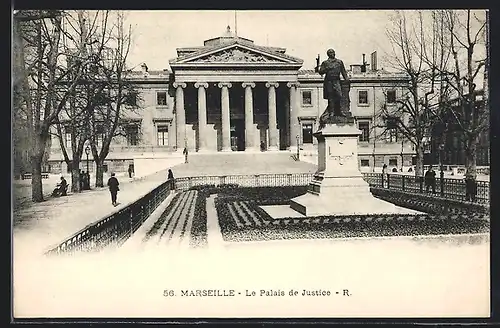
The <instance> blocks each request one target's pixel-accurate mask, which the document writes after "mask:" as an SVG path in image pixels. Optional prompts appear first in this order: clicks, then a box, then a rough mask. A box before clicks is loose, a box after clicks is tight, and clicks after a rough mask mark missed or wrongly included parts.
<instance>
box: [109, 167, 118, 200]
mask: <svg viewBox="0 0 500 328" xmlns="http://www.w3.org/2000/svg"><path fill="white" fill-rule="evenodd" d="M119 185H120V183H119V182H118V179H117V178H116V177H115V174H114V173H111V178H109V179H108V187H109V192H110V193H111V204H113V206H116V205H117V202H116V197H117V194H118V191H119V190H120V188H119V187H118V186H119Z"/></svg>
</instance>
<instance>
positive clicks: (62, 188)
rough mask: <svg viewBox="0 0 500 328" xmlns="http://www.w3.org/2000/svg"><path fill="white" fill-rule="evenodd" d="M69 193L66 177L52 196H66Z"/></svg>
mask: <svg viewBox="0 0 500 328" xmlns="http://www.w3.org/2000/svg"><path fill="white" fill-rule="evenodd" d="M67 191H68V183H67V182H66V179H64V177H61V182H60V183H58V184H57V185H56V188H55V189H54V191H53V192H52V196H66V195H67Z"/></svg>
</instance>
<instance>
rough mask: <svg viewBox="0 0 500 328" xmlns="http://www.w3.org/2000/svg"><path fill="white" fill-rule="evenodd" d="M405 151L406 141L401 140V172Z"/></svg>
mask: <svg viewBox="0 0 500 328" xmlns="http://www.w3.org/2000/svg"><path fill="white" fill-rule="evenodd" d="M403 151H404V139H401V172H403V165H404V161H403Z"/></svg>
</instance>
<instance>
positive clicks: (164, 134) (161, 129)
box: [156, 125, 168, 146]
mask: <svg viewBox="0 0 500 328" xmlns="http://www.w3.org/2000/svg"><path fill="white" fill-rule="evenodd" d="M156 130H157V140H158V146H168V126H167V125H159V126H158V127H157V128H156Z"/></svg>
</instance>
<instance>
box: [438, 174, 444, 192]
mask: <svg viewBox="0 0 500 328" xmlns="http://www.w3.org/2000/svg"><path fill="white" fill-rule="evenodd" d="M440 178H441V179H440V180H439V184H440V185H441V197H444V172H443V170H441V172H440Z"/></svg>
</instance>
